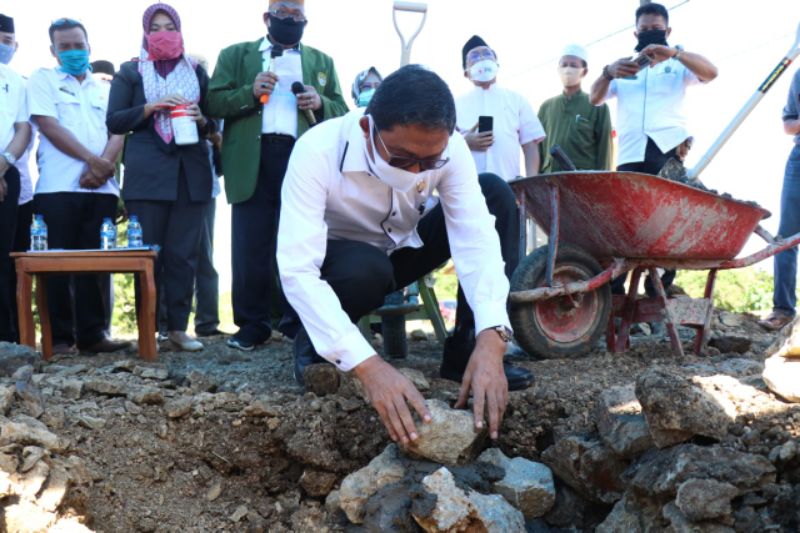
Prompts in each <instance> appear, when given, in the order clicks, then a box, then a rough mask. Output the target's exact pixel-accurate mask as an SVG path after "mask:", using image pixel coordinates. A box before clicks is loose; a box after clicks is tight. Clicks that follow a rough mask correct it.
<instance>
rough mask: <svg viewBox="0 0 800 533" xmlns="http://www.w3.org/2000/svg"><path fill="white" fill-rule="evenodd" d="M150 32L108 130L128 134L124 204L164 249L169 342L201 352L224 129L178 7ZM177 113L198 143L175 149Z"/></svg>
mask: <svg viewBox="0 0 800 533" xmlns="http://www.w3.org/2000/svg"><path fill="white" fill-rule="evenodd" d="M142 26H143V29H144V37H143V39H142V48H141V51H140V53H139V57H138V59H134V60H133V61H129V62H127V63H124V64H123V65H122V66H121V67H120V70H119V72H118V73H117V75H116V77H115V78H114V80H113V81H112V82H111V93H110V95H109V104H108V114H107V117H106V124H107V125H108V129H109V131H110V132H112V133H116V134H127V140H126V145H125V152H124V157H123V163H124V180H123V187H122V197H123V199H124V200H125V206H126V208H127V210H128V214H129V215H131V216H134V215H135V216H136V217H137V218H138V219H139V223H140V224H141V225H142V232H143V236H144V243H145V244H146V245H158V246H160V248H161V251H160V253H159V256H158V261H157V264H156V282H157V284H158V287H159V288H160V289H162V288H163V291H164V293H165V294H164V296H165V298H164V300H165V301H166V314H167V317H166V319H167V329H168V337H169V340H170V342H171V343H172V345H173V346H174V347H175V348H177V349H179V350H186V351H197V350H202V349H203V345H202V344H201V343H200V342H198V341H197V340H196V339H194V338H192V337H190V336H189V335H188V334H187V333H186V329H187V327H188V323H189V313H190V311H191V306H192V295H193V290H194V279H195V271H196V268H197V249H198V246H197V243H198V242H199V239H200V235H201V231H202V228H203V219H204V216H205V211H206V209H208V207H209V204H210V201H211V187H212V177H211V165H210V162H209V154H208V147H207V143H206V142H205V137H207V136H208V135H211V134H213V133H214V131H215V130H216V125H215V123H214V122H213V121H211V120H208V119H207V118H206V117H205V115H204V109H205V100H206V92H207V90H208V74H207V73H206V71H205V70H204V69H203V68H202V67H201V66H199V65H198V64H197V62H196V61H194V60H192V59H191V58H190V57H188V56H187V55H186V54H185V53H184V47H183V35H182V34H181V19H180V17H179V16H178V13H177V12H176V11H175V9H173V8H172V7H171V6H169V5H167V4H163V3H159V4H153V5H152V6H150V7H148V8H147V9H146V10H145V12H144V16H143V17H142ZM177 106H181V107H180V108H179V109H180V112H181V114H182V115H183V116H184V118H185V117H189V119H190V120H191V121H193V122H194V124H195V127H196V129H197V134H198V135H197V138H198V142H195V143H192V144H184V141H183V140H181V141H182V142H181V144H177V143H176V142H175V141H176V139H175V134H176V132H175V129H174V128H173V122H172V120H171V111H172V110H173V109H175V108H176V107H177ZM189 127H190V128H191V126H189ZM181 131H183V130H181ZM137 297H138V286H137Z"/></svg>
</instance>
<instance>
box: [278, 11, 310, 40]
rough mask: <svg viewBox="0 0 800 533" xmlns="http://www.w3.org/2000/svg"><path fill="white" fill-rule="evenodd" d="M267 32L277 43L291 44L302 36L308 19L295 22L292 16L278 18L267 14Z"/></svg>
mask: <svg viewBox="0 0 800 533" xmlns="http://www.w3.org/2000/svg"><path fill="white" fill-rule="evenodd" d="M269 21H270V22H269V34H270V36H271V37H272V38H273V39H274V40H275V41H276V42H277V43H279V44H283V45H285V46H293V45H295V44H297V43H299V42H300V39H302V38H303V30H304V29H305V28H306V23H307V22H308V21H305V20H304V21H303V22H296V21H295V20H294V19H293V18H292V17H286V18H283V19H281V18H278V17H275V16H273V15H272V14H271V13H270V14H269Z"/></svg>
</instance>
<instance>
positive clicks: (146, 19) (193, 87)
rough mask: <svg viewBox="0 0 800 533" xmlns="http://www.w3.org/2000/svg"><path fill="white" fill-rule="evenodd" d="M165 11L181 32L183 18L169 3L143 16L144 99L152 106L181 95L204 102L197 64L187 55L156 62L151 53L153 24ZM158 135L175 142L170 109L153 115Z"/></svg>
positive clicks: (141, 69) (193, 100) (156, 5)
mask: <svg viewBox="0 0 800 533" xmlns="http://www.w3.org/2000/svg"><path fill="white" fill-rule="evenodd" d="M159 11H161V12H164V13H166V14H167V16H169V17H170V18H171V19H172V22H173V23H174V24H175V29H176V30H178V31H180V29H181V19H180V17H179V16H178V12H177V11H175V9H174V8H173V7H172V6H169V5H167V4H153V5H152V6H150V7H148V8H147V9H146V10H145V12H144V16H143V17H142V24H143V26H144V33H145V34H144V36H143V38H142V49H141V51H140V53H139V74H140V75H141V76H142V85H143V86H144V96H145V99H146V100H147V102H148V103H154V102H158V101H159V100H161V99H162V98H164V97H165V96H168V95H171V94H180V95H181V96H183V97H184V98H186V99H187V100H189V101H190V102H194V103H197V102H199V101H200V82H199V81H198V80H197V73H196V72H195V68H196V67H197V63H196V62H194V61H192V60H191V59H190V58H188V57H186V55H185V54H184V55H182V56H181V57H178V58H176V59H170V60H166V61H152V60H150V59H149V57H150V54H149V52H148V51H147V48H148V46H147V34H148V33H150V23H151V22H152V21H153V17H155V15H156V13H158V12H159ZM153 119H154V122H155V128H156V132H157V133H158V135H159V137H161V139H162V140H163V141H164V142H165V143H167V144H169V143H171V142H172V138H173V133H172V122H171V121H170V113H169V110H161V111H157V112H156V113H155V114H154V115H153Z"/></svg>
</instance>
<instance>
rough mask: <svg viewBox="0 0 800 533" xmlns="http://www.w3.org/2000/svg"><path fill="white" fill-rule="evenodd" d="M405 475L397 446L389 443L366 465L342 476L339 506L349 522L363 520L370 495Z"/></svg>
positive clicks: (357, 522)
mask: <svg viewBox="0 0 800 533" xmlns="http://www.w3.org/2000/svg"><path fill="white" fill-rule="evenodd" d="M405 475H406V469H405V466H403V463H402V462H401V461H400V459H399V457H398V452H397V446H395V445H394V444H390V445H389V446H387V447H386V449H384V450H383V452H382V453H381V454H380V455H379V456H377V457H375V458H374V459H373V460H372V461H370V462H369V464H368V465H367V466H365V467H364V468H362V469H361V470H359V471H357V472H354V473H352V474H350V475H349V476H347V477H346V478H344V480H343V481H342V485H341V487H339V506H340V507H341V509H342V511H344V513H345V514H346V515H347V518H348V519H349V520H350V521H351V522H353V523H354V524H360V523H362V522H363V521H364V513H365V506H366V504H367V500H369V498H370V496H372V495H373V494H375V493H376V492H377V491H378V490H379V489H380V488H381V487H383V486H385V485H388V484H389V483H394V482H395V481H399V480H401V479H402V478H403V477H404V476H405Z"/></svg>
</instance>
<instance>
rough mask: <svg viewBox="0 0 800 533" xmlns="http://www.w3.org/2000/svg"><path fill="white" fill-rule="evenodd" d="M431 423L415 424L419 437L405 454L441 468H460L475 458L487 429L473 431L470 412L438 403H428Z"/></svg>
mask: <svg viewBox="0 0 800 533" xmlns="http://www.w3.org/2000/svg"><path fill="white" fill-rule="evenodd" d="M427 404H428V410H429V411H430V413H431V423H430V424H424V423H421V422H419V423H417V431H418V432H419V438H418V439H417V440H416V441H415V442H413V443H410V444H409V445H408V446H407V447H406V448H405V451H406V452H407V453H409V454H410V455H412V456H415V457H421V458H423V459H428V460H430V461H434V462H436V463H442V464H445V465H462V464H465V463H468V462H470V461H472V460H473V459H475V457H476V456H477V454H478V452H479V451H480V449H481V446H482V445H483V442H484V440H485V439H486V435H487V429H486V426H485V425H484V428H483V430H481V431H476V430H475V422H474V419H473V418H472V413H471V412H470V411H463V410H460V409H451V408H450V407H449V406H448V405H447V404H446V403H444V402H443V401H441V400H428V402H427Z"/></svg>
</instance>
